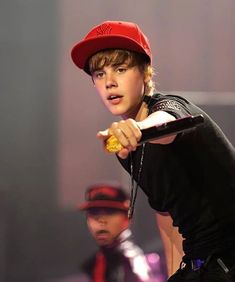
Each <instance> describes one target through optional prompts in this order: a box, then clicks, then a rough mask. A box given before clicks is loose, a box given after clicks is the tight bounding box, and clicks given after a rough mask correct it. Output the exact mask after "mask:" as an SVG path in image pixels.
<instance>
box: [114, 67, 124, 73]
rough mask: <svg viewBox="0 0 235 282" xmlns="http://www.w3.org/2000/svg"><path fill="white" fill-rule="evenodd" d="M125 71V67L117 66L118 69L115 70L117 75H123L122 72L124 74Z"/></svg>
mask: <svg viewBox="0 0 235 282" xmlns="http://www.w3.org/2000/svg"><path fill="white" fill-rule="evenodd" d="M126 70H127V67H125V66H119V67H117V68H116V71H117V72H118V73H124V72H126Z"/></svg>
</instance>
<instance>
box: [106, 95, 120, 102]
mask: <svg viewBox="0 0 235 282" xmlns="http://www.w3.org/2000/svg"><path fill="white" fill-rule="evenodd" d="M119 98H122V96H121V95H110V96H109V97H108V100H109V101H111V100H115V99H119Z"/></svg>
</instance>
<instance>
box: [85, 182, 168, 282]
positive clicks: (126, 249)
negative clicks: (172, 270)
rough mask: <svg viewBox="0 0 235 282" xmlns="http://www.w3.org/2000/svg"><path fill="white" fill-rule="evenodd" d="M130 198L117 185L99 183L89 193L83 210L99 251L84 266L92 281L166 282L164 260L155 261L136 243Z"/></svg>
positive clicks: (155, 256)
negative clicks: (162, 270)
mask: <svg viewBox="0 0 235 282" xmlns="http://www.w3.org/2000/svg"><path fill="white" fill-rule="evenodd" d="M129 201H130V198H129V195H128V194H127V193H126V192H125V190H124V189H123V188H122V187H120V186H117V185H110V184H95V185H93V186H91V187H89V188H88V190H87V191H86V202H85V203H83V204H82V205H80V206H79V209H80V210H81V211H83V212H85V214H86V220H87V225H88V228H89V231H90V233H91V234H92V236H93V237H94V239H95V241H96V243H97V245H98V246H99V250H98V251H97V252H96V254H95V255H94V256H92V258H90V259H89V260H88V261H86V262H85V263H84V264H83V267H82V268H83V271H84V273H86V274H87V275H88V276H89V277H90V279H91V281H92V282H130V281H131V282H144V281H146V282H163V277H164V274H163V272H162V273H161V272H160V271H161V269H160V257H159V255H158V254H156V253H152V254H151V257H152V258H154V259H155V262H154V263H152V264H149V262H148V257H149V255H148V256H147V255H146V256H145V254H144V252H143V251H142V249H141V248H140V247H139V246H137V245H136V244H135V243H134V242H133V240H132V233H131V230H130V229H129V219H128V216H127V212H128V208H129Z"/></svg>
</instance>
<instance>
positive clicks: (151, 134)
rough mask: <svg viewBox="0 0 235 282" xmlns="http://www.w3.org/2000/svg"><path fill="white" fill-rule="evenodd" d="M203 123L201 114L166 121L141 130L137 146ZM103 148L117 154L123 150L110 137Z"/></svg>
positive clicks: (114, 139) (113, 138) (117, 142)
mask: <svg viewBox="0 0 235 282" xmlns="http://www.w3.org/2000/svg"><path fill="white" fill-rule="evenodd" d="M203 122H204V117H203V115H202V114H199V115H195V116H192V115H190V116H186V117H183V118H179V119H175V120H173V121H168V122H165V123H162V124H160V125H157V126H152V127H149V128H146V129H142V130H141V133H142V136H141V138H140V140H139V142H138V144H139V145H141V144H143V143H146V142H149V141H153V140H157V139H160V138H163V137H166V136H170V135H176V134H178V133H181V132H184V131H186V130H188V129H191V128H194V127H196V126H198V125H199V124H201V123H203ZM105 148H106V150H107V151H108V152H110V153H117V152H119V151H120V150H121V149H122V148H123V146H122V145H121V144H120V143H119V141H118V140H117V138H116V137H115V136H113V135H112V136H110V137H109V138H108V139H107V140H106V143H105Z"/></svg>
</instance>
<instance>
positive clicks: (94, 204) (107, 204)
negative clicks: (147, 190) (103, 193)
mask: <svg viewBox="0 0 235 282" xmlns="http://www.w3.org/2000/svg"><path fill="white" fill-rule="evenodd" d="M90 208H113V209H119V210H125V211H127V210H128V208H129V201H125V202H114V201H105V200H97V201H91V202H86V203H83V204H82V205H80V206H78V209H79V210H81V211H85V210H87V209H90Z"/></svg>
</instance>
